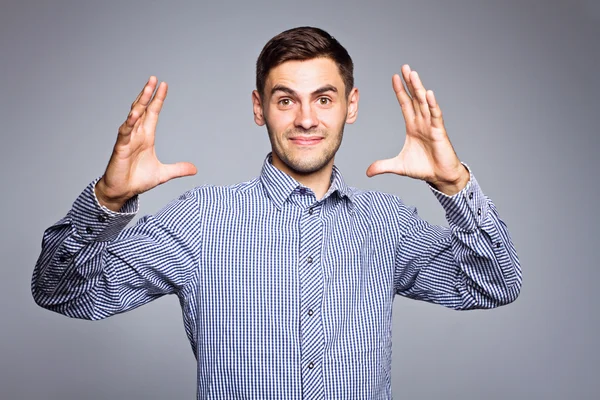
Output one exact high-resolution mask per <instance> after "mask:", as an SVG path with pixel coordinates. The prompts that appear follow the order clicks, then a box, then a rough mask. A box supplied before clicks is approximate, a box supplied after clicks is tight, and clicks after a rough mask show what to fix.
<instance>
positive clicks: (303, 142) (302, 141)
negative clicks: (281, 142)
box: [290, 136, 323, 146]
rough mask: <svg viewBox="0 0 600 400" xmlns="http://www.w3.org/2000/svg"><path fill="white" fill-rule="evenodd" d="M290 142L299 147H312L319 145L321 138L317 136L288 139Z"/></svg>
mask: <svg viewBox="0 0 600 400" xmlns="http://www.w3.org/2000/svg"><path fill="white" fill-rule="evenodd" d="M290 140H291V141H292V142H294V143H295V144H297V145H299V146H312V145H315V144H317V143H320V142H321V141H322V140H323V138H322V137H317V136H297V137H293V138H290Z"/></svg>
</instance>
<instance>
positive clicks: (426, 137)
mask: <svg viewBox="0 0 600 400" xmlns="http://www.w3.org/2000/svg"><path fill="white" fill-rule="evenodd" d="M402 75H403V78H404V81H405V82H406V86H407V88H408V92H407V90H406V89H405V88H404V85H403V83H402V79H401V78H400V76H399V75H394V76H393V77H392V86H393V88H394V92H395V93H396V97H397V98H398V102H399V103H400V107H401V108H402V114H403V116H404V120H405V123H406V140H405V142H404V146H403V148H402V150H401V151H400V153H399V154H398V155H397V156H396V157H394V158H390V159H386V160H379V161H376V162H374V163H373V164H371V165H370V166H369V168H368V169H367V175H368V176H375V175H378V174H383V173H394V174H398V175H403V176H408V177H411V178H415V179H421V180H424V181H427V182H429V183H431V184H433V185H434V186H436V185H443V184H446V183H456V182H459V181H460V180H461V179H464V177H465V171H466V170H465V168H463V167H462V165H461V163H460V160H459V159H458V157H457V156H456V153H455V151H454V149H453V147H452V144H451V143H450V139H449V138H448V135H447V133H446V129H445V127H444V120H443V118H442V110H441V109H440V107H439V106H438V104H437V102H436V99H435V96H434V94H433V91H431V90H425V87H424V86H423V84H422V83H421V80H420V78H419V75H418V73H417V72H416V71H411V70H410V67H409V66H408V65H403V66H402Z"/></svg>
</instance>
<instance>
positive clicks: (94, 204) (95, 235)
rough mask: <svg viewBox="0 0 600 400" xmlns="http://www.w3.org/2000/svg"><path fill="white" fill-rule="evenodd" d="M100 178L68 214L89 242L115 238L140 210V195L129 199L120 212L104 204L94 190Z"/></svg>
mask: <svg viewBox="0 0 600 400" xmlns="http://www.w3.org/2000/svg"><path fill="white" fill-rule="evenodd" d="M99 180H100V178H97V179H96V180H94V181H93V182H92V183H90V184H89V185H88V186H87V187H86V188H85V190H84V191H83V192H82V193H81V194H80V195H79V197H77V199H76V200H75V202H74V203H73V207H72V208H71V210H70V211H69V215H68V216H69V218H70V220H71V222H72V224H73V226H74V228H75V231H76V232H77V234H78V235H79V236H80V237H81V238H82V239H83V240H85V241H88V242H103V241H109V240H112V239H114V238H115V237H116V236H117V235H118V234H119V233H120V232H121V231H122V230H123V229H124V228H125V227H126V226H127V224H128V223H129V222H130V221H131V220H132V219H133V217H134V216H135V215H136V214H137V212H138V210H139V199H138V196H134V197H132V198H131V199H129V200H127V202H126V203H125V205H123V207H122V208H121V209H120V210H119V212H115V211H112V210H109V209H108V208H106V207H104V206H102V205H101V204H100V202H99V201H98V198H97V197H96V192H95V190H94V188H95V187H96V183H97V182H98V181H99Z"/></svg>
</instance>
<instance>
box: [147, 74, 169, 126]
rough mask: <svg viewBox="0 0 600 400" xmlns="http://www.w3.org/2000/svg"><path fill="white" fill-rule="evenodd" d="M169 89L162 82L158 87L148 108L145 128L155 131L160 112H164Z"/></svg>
mask: <svg viewBox="0 0 600 400" xmlns="http://www.w3.org/2000/svg"><path fill="white" fill-rule="evenodd" d="M167 89H168V87H167V83H166V82H161V83H160V85H158V89H156V94H155V95H154V98H153V99H152V101H151V102H150V104H149V105H148V107H147V108H146V120H145V121H144V126H145V127H147V128H148V129H149V130H154V127H155V126H156V123H157V122H158V115H159V114H160V110H162V107H163V104H164V102H165V99H166V98H167Z"/></svg>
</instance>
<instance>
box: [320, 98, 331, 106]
mask: <svg viewBox="0 0 600 400" xmlns="http://www.w3.org/2000/svg"><path fill="white" fill-rule="evenodd" d="M319 104H321V105H322V106H326V105H329V104H331V99H330V98H328V97H319Z"/></svg>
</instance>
